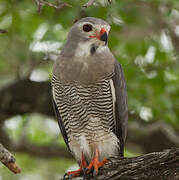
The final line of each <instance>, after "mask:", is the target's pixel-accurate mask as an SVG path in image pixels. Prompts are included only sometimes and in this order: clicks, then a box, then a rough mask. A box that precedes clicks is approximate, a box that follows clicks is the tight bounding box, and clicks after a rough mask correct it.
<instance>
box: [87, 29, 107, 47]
mask: <svg viewBox="0 0 179 180" xmlns="http://www.w3.org/2000/svg"><path fill="white" fill-rule="evenodd" d="M89 37H90V38H97V39H99V40H101V41H104V42H105V45H106V44H107V42H108V35H107V31H106V29H105V28H101V30H100V33H99V34H96V35H94V36H89Z"/></svg>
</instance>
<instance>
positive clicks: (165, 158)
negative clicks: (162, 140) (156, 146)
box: [98, 148, 179, 180]
mask: <svg viewBox="0 0 179 180" xmlns="http://www.w3.org/2000/svg"><path fill="white" fill-rule="evenodd" d="M98 180H179V149H175V148H173V149H169V150H165V151H163V152H153V153H150V154H145V155H142V156H138V157H132V158H118V157H115V158H111V159H110V161H109V162H108V163H107V164H106V165H105V166H104V167H103V168H102V169H100V171H99V175H98Z"/></svg>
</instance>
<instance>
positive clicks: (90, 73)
mask: <svg viewBox="0 0 179 180" xmlns="http://www.w3.org/2000/svg"><path fill="white" fill-rule="evenodd" d="M113 71H114V58H113V57H112V56H109V55H108V56H104V55H94V56H88V57H80V56H79V57H60V59H59V60H58V61H57V62H56V64H55V66H54V74H55V75H56V76H57V77H58V79H59V80H60V81H61V82H64V83H74V82H75V83H78V84H86V85H87V84H94V83H96V82H98V81H99V80H101V79H104V78H105V77H108V76H110V75H111V74H113Z"/></svg>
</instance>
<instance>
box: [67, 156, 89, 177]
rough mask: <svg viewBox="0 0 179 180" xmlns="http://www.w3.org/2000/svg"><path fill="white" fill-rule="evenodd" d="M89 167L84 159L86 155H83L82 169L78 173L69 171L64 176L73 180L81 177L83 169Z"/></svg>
mask: <svg viewBox="0 0 179 180" xmlns="http://www.w3.org/2000/svg"><path fill="white" fill-rule="evenodd" d="M86 167H87V163H86V160H85V157H84V154H83V153H82V154H81V164H80V168H79V169H78V170H76V171H69V172H67V173H66V174H65V175H64V178H65V177H66V176H68V178H70V179H72V178H74V177H77V176H79V175H80V174H81V173H83V169H84V168H86Z"/></svg>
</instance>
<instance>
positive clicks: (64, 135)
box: [52, 87, 71, 152]
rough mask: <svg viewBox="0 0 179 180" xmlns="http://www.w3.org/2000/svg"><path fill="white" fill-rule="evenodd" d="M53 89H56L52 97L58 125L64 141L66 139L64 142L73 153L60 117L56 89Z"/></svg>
mask: <svg viewBox="0 0 179 180" xmlns="http://www.w3.org/2000/svg"><path fill="white" fill-rule="evenodd" d="M53 88H54V87H52V90H53V91H52V92H53V96H52V102H53V108H54V111H55V115H56V118H57V121H58V125H59V127H60V131H61V134H62V136H63V139H64V141H65V143H66V145H67V148H68V150H69V151H70V152H71V150H70V147H69V143H68V136H67V133H66V130H65V127H64V124H63V121H62V118H61V116H60V112H59V110H58V107H57V104H56V100H55V94H54V89H53Z"/></svg>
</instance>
